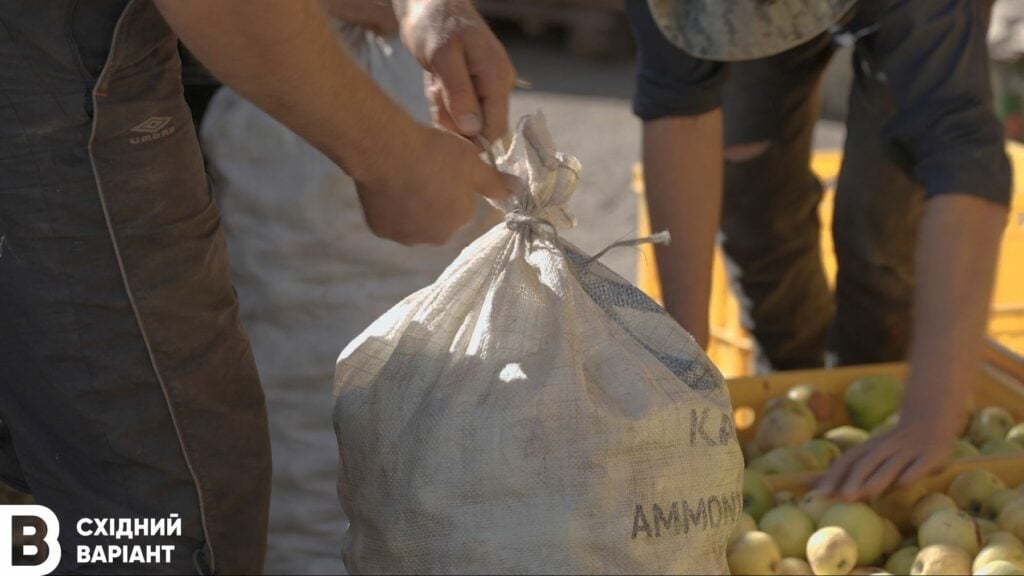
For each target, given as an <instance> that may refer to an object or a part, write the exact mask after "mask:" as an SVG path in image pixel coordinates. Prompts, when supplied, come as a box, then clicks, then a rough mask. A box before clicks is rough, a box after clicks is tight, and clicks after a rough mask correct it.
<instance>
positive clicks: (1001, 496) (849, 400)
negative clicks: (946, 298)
mask: <svg viewBox="0 0 1024 576" xmlns="http://www.w3.org/2000/svg"><path fill="white" fill-rule="evenodd" d="M902 395H903V388H902V384H901V383H900V382H899V381H898V380H897V379H895V378H892V377H889V376H868V377H865V378H860V379H858V380H855V381H853V382H851V383H850V384H849V385H848V386H847V387H846V389H845V391H844V394H843V398H842V403H843V405H840V404H839V399H838V398H835V397H833V396H832V395H830V394H827V393H824V392H822V391H820V390H818V389H816V388H815V387H813V386H811V385H799V386H795V387H793V388H791V389H789V390H788V391H787V393H786V395H785V396H783V397H780V398H773V399H772V400H770V401H768V403H766V404H765V407H764V409H763V410H762V414H761V416H760V419H759V422H758V426H757V428H756V430H755V434H754V438H753V440H752V441H750V442H747V443H745V444H744V446H743V451H744V455H745V457H746V461H747V469H746V471H745V473H744V480H743V503H744V506H743V509H744V512H743V514H742V515H741V518H740V521H739V523H738V524H737V526H736V530H735V531H734V532H733V534H732V536H731V539H730V543H729V547H728V560H729V567H730V570H731V571H732V573H733V574H838V575H844V574H1022V575H1024V543H1022V541H1024V484H1022V485H1021V486H1018V487H1017V488H1016V489H1011V488H1010V487H1007V486H1006V485H1005V484H1004V483H1003V481H1002V480H1000V479H999V478H998V477H997V476H995V475H994V474H992V473H990V472H987V471H985V470H982V469H978V470H971V471H969V472H965V473H963V474H961V475H959V476H957V477H956V478H955V479H954V481H953V482H952V484H951V485H950V487H949V490H948V492H947V493H928V492H927V490H926V489H925V488H923V487H910V488H906V489H900V490H895V491H891V492H888V493H886V494H884V495H883V496H881V497H879V498H877V499H875V500H874V501H872V502H870V503H859V502H855V503H850V502H838V501H831V500H829V499H828V498H826V497H825V496H823V495H820V494H817V493H808V494H806V495H804V496H803V497H801V498H799V499H798V498H795V497H794V496H793V495H791V494H788V493H778V494H773V493H772V491H771V489H770V487H769V483H768V481H767V480H766V478H765V476H766V475H773V474H787V473H795V472H810V471H822V470H825V469H826V468H828V467H829V465H831V463H832V462H833V461H834V460H835V459H836V458H838V457H839V456H840V455H841V454H842V453H843V451H845V450H847V449H849V448H850V447H852V446H856V445H858V444H860V443H862V442H865V441H867V440H868V439H870V438H871V437H872V436H874V435H877V434H881V433H883V432H884V431H886V430H889V429H890V428H892V427H893V426H895V425H896V423H897V422H898V418H899V413H898V410H899V406H900V402H901V400H902ZM844 409H845V416H846V419H845V420H846V421H848V422H849V424H845V423H842V422H843V420H844V419H843V418H842V416H843V414H842V413H841V412H840V411H841V410H844ZM1016 452H1021V453H1024V423H1021V424H1017V423H1015V422H1014V418H1013V416H1012V414H1010V413H1009V412H1008V411H1007V410H1005V409H1004V408H1002V407H998V406H988V407H984V408H982V409H980V410H978V411H977V412H975V413H974V414H973V415H972V417H971V419H970V424H969V425H968V427H967V429H966V430H965V431H964V435H963V438H961V440H960V441H959V442H958V443H957V446H956V448H955V449H954V453H953V457H954V458H968V457H973V456H979V455H990V454H1008V453H1016ZM1022 465H1024V464H1022Z"/></svg>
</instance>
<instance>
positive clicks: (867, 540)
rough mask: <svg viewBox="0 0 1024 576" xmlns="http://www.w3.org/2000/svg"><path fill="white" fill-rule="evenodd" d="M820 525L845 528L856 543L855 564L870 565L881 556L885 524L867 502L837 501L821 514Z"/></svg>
mask: <svg viewBox="0 0 1024 576" xmlns="http://www.w3.org/2000/svg"><path fill="white" fill-rule="evenodd" d="M819 524H820V525H821V526H822V527H826V526H838V527H840V528H842V529H843V530H846V532H847V533H849V534H850V536H852V537H853V540H854V542H856V543H857V565H858V566H871V565H874V564H875V563H877V561H878V560H879V558H881V556H882V543H883V540H882V539H883V537H884V534H885V525H884V524H883V523H882V519H881V518H880V517H879V516H878V514H877V513H876V512H875V511H874V510H872V509H871V507H870V506H868V505H867V504H863V503H860V502H852V503H851V502H839V503H836V504H833V505H832V506H831V507H830V508H829V509H828V510H826V511H825V513H824V514H822V516H821V521H820V522H819Z"/></svg>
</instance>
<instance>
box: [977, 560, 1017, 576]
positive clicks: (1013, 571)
mask: <svg viewBox="0 0 1024 576" xmlns="http://www.w3.org/2000/svg"><path fill="white" fill-rule="evenodd" d="M974 573H975V574H977V575H978V576H1024V568H1021V566H1020V565H1019V564H1014V563H1012V562H1007V561H1006V560H996V561H994V562H989V563H988V564H985V565H984V566H982V567H980V568H978V569H977V570H976V571H975V572H974Z"/></svg>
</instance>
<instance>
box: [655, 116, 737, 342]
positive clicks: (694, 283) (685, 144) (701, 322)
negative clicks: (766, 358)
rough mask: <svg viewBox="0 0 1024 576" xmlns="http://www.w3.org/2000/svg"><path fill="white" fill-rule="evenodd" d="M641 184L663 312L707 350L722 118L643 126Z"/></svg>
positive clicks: (718, 215) (679, 119)
mask: <svg viewBox="0 0 1024 576" xmlns="http://www.w3.org/2000/svg"><path fill="white" fill-rule="evenodd" d="M643 148H644V150H643V158H644V182H645V189H646V195H647V206H648V210H649V212H650V217H651V227H652V229H653V230H668V231H669V232H670V233H671V234H672V243H671V244H670V245H668V246H658V247H656V248H655V253H656V255H657V261H658V272H659V275H660V277H661V286H662V294H663V297H664V300H665V308H666V309H667V310H668V312H669V313H670V314H671V315H672V316H673V317H674V318H675V319H676V320H677V321H679V323H680V324H682V325H683V327H684V328H686V330H687V331H689V332H690V333H691V334H692V335H693V337H694V338H695V339H696V340H697V342H698V343H699V344H700V345H701V346H704V347H706V346H707V345H708V340H709V336H710V335H709V329H708V302H709V300H710V297H711V270H712V263H713V257H714V249H715V236H716V234H717V233H718V227H719V222H720V218H721V209H722V170H723V161H722V113H721V110H714V111H712V112H709V113H706V114H702V115H700V116H692V117H668V118H663V119H659V120H653V121H650V122H645V123H644V134H643Z"/></svg>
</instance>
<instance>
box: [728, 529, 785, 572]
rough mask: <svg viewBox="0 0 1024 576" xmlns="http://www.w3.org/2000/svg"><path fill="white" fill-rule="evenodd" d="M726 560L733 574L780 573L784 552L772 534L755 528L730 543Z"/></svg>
mask: <svg viewBox="0 0 1024 576" xmlns="http://www.w3.org/2000/svg"><path fill="white" fill-rule="evenodd" d="M726 560H727V561H728V563H729V571H730V572H731V573H733V574H778V573H779V569H780V566H779V565H780V564H781V563H782V554H781V553H780V552H779V547H778V546H777V545H776V544H775V541H774V540H772V537H771V536H769V535H767V534H765V533H764V532H758V531H756V530H755V531H753V532H747V533H745V534H743V535H741V536H740V537H739V538H737V539H736V540H734V541H733V542H732V544H730V545H729V550H728V552H727V553H726Z"/></svg>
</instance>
